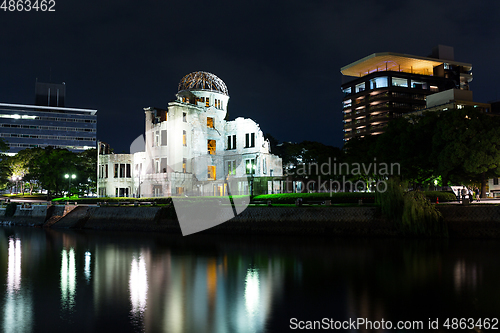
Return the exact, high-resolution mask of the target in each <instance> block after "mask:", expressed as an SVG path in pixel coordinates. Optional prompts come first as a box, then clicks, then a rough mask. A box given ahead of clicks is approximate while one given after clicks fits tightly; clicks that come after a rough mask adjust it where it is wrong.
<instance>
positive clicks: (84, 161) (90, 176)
mask: <svg viewBox="0 0 500 333" xmlns="http://www.w3.org/2000/svg"><path fill="white" fill-rule="evenodd" d="M76 165H77V168H78V172H79V183H78V184H79V192H80V193H85V194H90V193H92V192H93V193H95V192H97V149H87V150H85V151H83V152H81V153H78V154H77V156H76Z"/></svg>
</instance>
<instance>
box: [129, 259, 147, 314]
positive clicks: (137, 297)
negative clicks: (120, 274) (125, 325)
mask: <svg viewBox="0 0 500 333" xmlns="http://www.w3.org/2000/svg"><path fill="white" fill-rule="evenodd" d="M131 266H132V267H131V270H130V280H129V288H130V302H131V304H132V313H133V314H141V313H144V311H145V310H146V302H147V298H148V275H147V271H146V263H145V261H144V258H143V257H142V255H141V256H139V260H137V259H136V258H135V257H134V258H132V264H131Z"/></svg>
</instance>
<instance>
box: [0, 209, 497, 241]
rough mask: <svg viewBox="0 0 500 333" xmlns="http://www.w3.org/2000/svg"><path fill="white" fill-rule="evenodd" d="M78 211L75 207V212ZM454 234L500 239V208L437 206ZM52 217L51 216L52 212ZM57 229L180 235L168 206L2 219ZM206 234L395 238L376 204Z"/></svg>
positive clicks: (258, 213) (244, 223) (290, 213)
mask: <svg viewBox="0 0 500 333" xmlns="http://www.w3.org/2000/svg"><path fill="white" fill-rule="evenodd" d="M73 208H74V209H73ZM71 209H73V210H71ZM438 209H439V210H440V211H441V213H442V214H443V217H444V221H445V223H446V224H447V225H448V230H449V234H450V236H451V237H488V238H500V206H492V205H472V206H460V205H449V206H438ZM48 215H50V216H48ZM49 218H50V220H51V221H52V223H53V225H52V226H51V227H53V228H83V229H100V230H130V231H161V232H170V233H180V227H179V223H178V222H177V221H176V220H175V219H173V218H172V211H171V210H170V209H169V208H168V207H90V206H78V207H76V208H75V206H66V207H64V206H53V207H52V208H51V209H49V212H48V213H47V206H42V205H40V206H34V207H33V209H32V210H20V209H19V207H18V209H17V210H16V213H15V215H14V217H12V218H3V219H1V218H0V223H1V222H2V221H6V222H4V223H6V224H9V223H10V224H16V225H32V226H33V225H35V226H36V225H43V224H44V222H45V221H48V220H49ZM203 233H238V234H273V235H278V234H296V235H305V234H317V235H361V236H373V235H377V236H396V235H399V232H398V230H397V229H396V228H395V227H394V225H393V224H392V223H391V222H390V221H387V220H386V219H384V218H383V217H381V216H380V213H379V210H378V209H377V208H375V207H324V206H319V207H249V208H247V209H246V210H245V211H243V212H242V213H241V214H240V215H238V216H236V217H234V218H233V219H231V220H229V221H227V222H225V223H222V224H220V225H218V226H215V227H214V228H211V229H208V230H206V231H204V232H203Z"/></svg>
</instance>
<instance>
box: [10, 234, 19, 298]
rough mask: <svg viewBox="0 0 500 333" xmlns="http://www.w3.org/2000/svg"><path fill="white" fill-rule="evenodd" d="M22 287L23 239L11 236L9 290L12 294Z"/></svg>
mask: <svg viewBox="0 0 500 333" xmlns="http://www.w3.org/2000/svg"><path fill="white" fill-rule="evenodd" d="M20 288H21V240H20V239H15V240H14V239H13V238H9V266H8V271H7V292H8V293H9V294H12V293H13V292H17V291H19V289H20Z"/></svg>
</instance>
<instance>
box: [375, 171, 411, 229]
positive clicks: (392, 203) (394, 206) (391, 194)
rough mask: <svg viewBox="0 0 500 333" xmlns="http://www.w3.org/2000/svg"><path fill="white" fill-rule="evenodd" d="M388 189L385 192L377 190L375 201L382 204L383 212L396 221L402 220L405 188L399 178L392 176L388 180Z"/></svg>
mask: <svg viewBox="0 0 500 333" xmlns="http://www.w3.org/2000/svg"><path fill="white" fill-rule="evenodd" d="M386 184H387V189H386V191H385V192H377V194H376V196H375V203H377V204H378V205H380V210H381V211H382V214H384V215H385V216H386V217H388V218H389V219H390V220H392V221H395V222H396V223H399V222H401V216H402V215H403V205H404V202H403V194H404V189H403V186H402V185H401V183H400V182H399V179H395V178H390V179H388V180H387V182H386Z"/></svg>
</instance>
